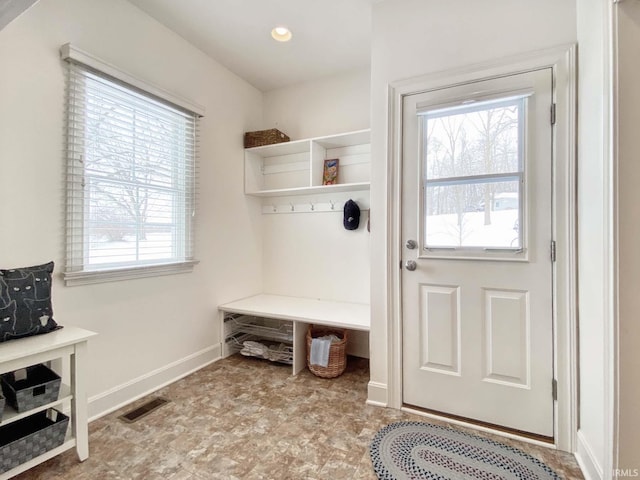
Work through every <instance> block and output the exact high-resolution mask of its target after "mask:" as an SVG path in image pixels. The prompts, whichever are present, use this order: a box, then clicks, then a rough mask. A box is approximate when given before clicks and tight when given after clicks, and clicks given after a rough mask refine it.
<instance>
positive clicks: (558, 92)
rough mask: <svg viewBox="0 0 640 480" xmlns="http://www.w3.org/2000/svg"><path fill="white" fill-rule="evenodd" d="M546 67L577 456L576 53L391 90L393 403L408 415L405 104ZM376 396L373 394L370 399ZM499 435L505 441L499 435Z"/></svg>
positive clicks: (559, 329) (564, 404)
mask: <svg viewBox="0 0 640 480" xmlns="http://www.w3.org/2000/svg"><path fill="white" fill-rule="evenodd" d="M541 68H551V69H552V70H553V80H554V102H555V103H556V119H557V120H556V128H555V129H554V134H553V147H554V229H553V234H554V239H555V240H556V244H557V251H556V254H557V261H556V263H555V272H554V274H555V284H554V286H555V295H554V312H555V315H554V352H556V355H555V358H554V375H555V379H556V381H557V383H558V400H557V401H556V402H555V405H554V411H555V415H554V417H555V420H554V422H555V424H554V432H555V435H554V438H555V446H556V448H558V449H560V450H564V451H569V452H573V451H574V448H575V445H576V432H577V422H578V420H577V419H578V415H577V413H578V406H577V361H578V359H577V332H576V328H577V327H576V311H575V310H576V309H575V305H576V258H575V251H576V249H575V245H576V243H575V242H576V219H575V212H576V195H575V192H576V180H575V172H576V143H575V142H576V46H575V45H573V44H571V45H563V46H559V47H556V48H551V49H546V50H542V51H539V52H533V53H531V54H524V55H518V56H514V57H510V58H505V59H499V60H496V61H489V62H484V63H480V64H475V65H471V66H467V67H464V68H461V69H455V70H449V71H444V72H437V73H434V74H430V75H426V76H422V77H417V78H412V79H407V80H402V81H398V82H394V83H392V84H391V85H390V86H389V88H388V113H387V122H388V124H387V127H388V135H389V141H388V147H387V148H388V150H387V155H388V158H389V161H388V165H389V166H388V170H387V178H386V188H387V192H388V197H387V198H388V206H389V210H388V211H389V219H388V224H387V239H386V240H387V245H388V251H387V256H388V259H389V262H388V265H389V270H388V278H389V282H388V285H389V286H388V293H387V295H388V315H389V318H390V319H391V321H390V325H389V356H388V362H389V363H388V370H387V372H388V387H389V391H388V398H389V406H390V407H392V408H397V409H399V408H402V406H403V405H402V312H401V299H402V296H401V294H402V292H401V282H400V271H399V269H398V268H397V266H398V265H399V264H400V254H401V251H402V245H401V239H400V234H399V232H400V228H399V225H400V211H401V205H400V204H401V185H400V179H401V177H402V176H401V173H402V172H401V169H402V102H403V97H405V96H406V95H410V94H415V93H421V92H425V91H429V90H432V89H437V88H443V87H447V86H453V85H459V84H464V83H468V82H470V81H477V80H483V79H492V78H497V77H501V76H505V75H510V74H515V73H523V72H527V71H531V70H537V69H541ZM369 398H372V397H371V389H370V397H369ZM495 433H497V434H500V432H499V431H495Z"/></svg>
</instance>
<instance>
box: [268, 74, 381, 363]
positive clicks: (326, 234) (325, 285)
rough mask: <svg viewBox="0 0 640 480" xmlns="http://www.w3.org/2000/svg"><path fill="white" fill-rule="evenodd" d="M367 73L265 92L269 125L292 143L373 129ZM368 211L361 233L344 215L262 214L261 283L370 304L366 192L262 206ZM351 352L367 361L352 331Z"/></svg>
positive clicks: (272, 289) (364, 345) (362, 340)
mask: <svg viewBox="0 0 640 480" xmlns="http://www.w3.org/2000/svg"><path fill="white" fill-rule="evenodd" d="M369 86H370V70H369V69H368V68H367V69H364V70H362V69H361V70H356V71H353V72H347V73H345V74H341V75H335V76H331V77H324V78H321V79H318V80H314V81H311V82H306V83H302V84H298V85H294V86H292V87H287V88H282V89H278V90H272V91H270V92H267V93H265V95H264V128H278V129H280V130H281V131H283V132H285V133H286V134H287V135H289V136H290V137H291V139H292V140H298V139H301V138H311V137H319V136H323V135H331V134H336V133H344V132H350V131H355V130H362V129H366V128H369V125H370V122H369V120H370V115H369V102H370V88H369ZM349 198H353V200H355V201H356V202H357V203H358V204H359V205H360V206H361V208H362V209H363V211H362V212H361V217H360V228H359V229H358V230H354V231H347V230H345V229H344V227H343V226H342V217H343V215H342V210H339V211H337V212H322V213H294V214H278V215H263V218H262V229H263V231H262V235H263V266H262V271H263V279H264V290H265V292H267V293H274V294H280V295H292V296H299V297H310V298H320V299H324V300H337V301H346V302H356V303H369V274H370V270H369V257H370V253H369V232H367V229H366V224H367V219H368V212H367V211H364V209H365V208H368V205H369V194H368V192H353V193H351V194H348V193H347V194H337V195H332V196H331V197H327V196H321V195H318V196H315V197H304V198H302V197H289V198H284V199H267V200H265V202H264V203H265V204H266V205H268V204H270V202H277V203H278V204H285V205H286V204H287V203H288V202H291V203H294V204H298V203H302V202H305V201H307V200H309V201H314V200H315V201H317V202H328V201H329V200H332V201H333V202H335V203H336V204H341V203H344V201H346V200H348V199H349ZM349 353H352V354H355V355H359V356H365V357H366V356H368V355H369V346H368V338H367V335H366V334H362V333H361V332H354V333H353V334H352V335H351V336H350V339H349Z"/></svg>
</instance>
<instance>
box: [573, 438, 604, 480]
mask: <svg viewBox="0 0 640 480" xmlns="http://www.w3.org/2000/svg"><path fill="white" fill-rule="evenodd" d="M576 460H577V461H578V465H579V466H580V469H581V470H582V474H583V475H584V478H585V480H604V474H603V472H602V467H601V466H600V464H599V463H598V460H597V459H596V456H595V455H594V454H593V450H592V449H591V446H590V445H589V442H587V440H586V438H585V437H584V435H583V434H582V430H578V448H577V451H576Z"/></svg>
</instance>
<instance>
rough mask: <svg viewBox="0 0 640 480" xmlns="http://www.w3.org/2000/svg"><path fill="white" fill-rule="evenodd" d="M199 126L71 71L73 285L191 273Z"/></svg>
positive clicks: (112, 84) (181, 113)
mask: <svg viewBox="0 0 640 480" xmlns="http://www.w3.org/2000/svg"><path fill="white" fill-rule="evenodd" d="M197 124H198V115H197V114H195V113H191V112H189V111H186V110H183V109H181V108H179V107H176V106H174V105H172V104H170V103H166V102H164V101H162V100H160V99H158V98H157V97H155V96H152V95H150V94H146V93H145V92H143V91H141V90H139V89H138V88H135V87H131V86H128V85H126V84H124V83H120V82H119V81H117V80H114V79H112V78H111V77H109V76H106V75H103V74H101V73H99V72H96V71H94V70H92V69H90V68H86V67H85V66H83V65H78V64H76V63H73V62H70V63H69V66H68V91H67V264H66V273H65V279H66V280H67V283H69V281H70V280H71V281H72V280H73V279H74V278H83V277H85V278H86V277H92V275H91V274H92V273H96V272H97V273H100V272H103V273H104V272H114V271H116V272H117V271H122V270H132V269H135V270H137V271H138V272H140V271H142V270H146V273H145V274H143V275H141V274H140V273H138V274H133V275H127V276H147V275H148V274H149V272H151V274H154V273H153V271H154V270H155V271H156V272H157V273H163V272H168V273H174V272H170V270H172V266H173V267H175V266H176V265H177V266H180V265H192V263H193V236H194V235H193V218H194V211H195V178H196V176H195V173H196V171H195V167H196V138H197ZM189 268H191V267H190V266H189ZM93 277H94V278H99V277H100V275H97V276H96V275H93ZM103 277H105V276H104V275H103ZM106 278H107V279H109V277H108V276H106ZM96 281H103V280H96ZM82 283H87V282H82Z"/></svg>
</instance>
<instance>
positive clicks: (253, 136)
mask: <svg viewBox="0 0 640 480" xmlns="http://www.w3.org/2000/svg"><path fill="white" fill-rule="evenodd" d="M288 141H289V137H288V136H287V135H285V134H284V133H282V132H281V131H280V130H278V129H277V128H271V129H269V130H259V131H257V132H246V133H245V134H244V148H252V147H261V146H262V145H272V144H274V143H282V142H288Z"/></svg>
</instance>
